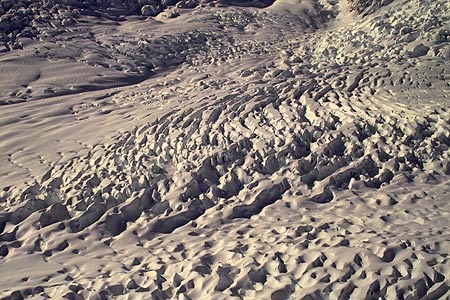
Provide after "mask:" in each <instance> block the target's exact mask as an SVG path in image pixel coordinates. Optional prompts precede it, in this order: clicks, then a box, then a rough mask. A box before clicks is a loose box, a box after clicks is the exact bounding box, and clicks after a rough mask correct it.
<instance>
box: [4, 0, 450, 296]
mask: <svg viewBox="0 0 450 300" xmlns="http://www.w3.org/2000/svg"><path fill="white" fill-rule="evenodd" d="M3 2H5V1H3ZM3 2H2V3H3ZM143 2H146V1H143ZM149 2H152V1H149ZM206 2H207V1H205V2H204V3H206ZM139 3H140V2H139ZM141 4H142V3H141ZM232 4H233V3H231V4H230V3H229V2H219V3H216V5H201V3H200V4H199V3H197V5H196V6H194V5H193V6H192V7H189V6H188V7H176V5H175V4H174V8H173V9H174V10H176V14H177V16H175V15H174V14H168V16H167V17H163V16H162V14H163V12H161V15H160V16H158V17H159V18H160V19H158V22H159V24H156V23H152V24H154V26H155V29H154V33H153V35H151V34H150V35H149V36H145V35H143V36H138V35H135V36H132V35H127V34H126V33H124V32H125V31H123V30H132V29H130V28H132V26H134V25H129V26H130V27H126V26H125V25H124V24H127V23H126V22H127V18H128V17H126V16H122V17H121V18H124V20H123V21H120V22H124V23H121V24H122V25H121V26H122V28H125V29H120V30H117V31H115V33H116V34H115V35H114V36H106V35H104V36H101V35H97V34H98V33H95V34H93V35H92V36H94V35H95V37H92V38H91V39H87V40H86V45H87V48H85V49H87V51H90V52H92V53H93V52H94V51H95V49H98V51H99V53H100V54H101V55H99V57H100V58H99V57H94V56H92V61H90V62H86V61H85V62H84V65H85V66H92V67H93V66H94V65H95V64H96V62H98V61H103V63H104V64H103V68H104V69H108V70H110V69H113V67H112V66H113V65H114V64H113V63H112V62H113V61H114V62H115V64H116V65H117V66H120V68H117V69H116V71H123V68H124V66H125V65H126V66H128V67H129V68H130V70H131V71H130V72H131V73H133V72H134V73H133V74H131V75H130V74H125V75H123V76H135V75H136V74H140V75H142V74H144V75H145V76H144V77H145V78H144V77H143V78H140V79H139V82H140V83H139V84H136V82H134V81H127V80H125V79H124V81H123V82H122V83H121V84H120V86H121V87H120V88H118V87H117V86H116V85H112V86H104V85H102V86H100V87H98V88H97V89H96V91H90V90H87V92H85V93H87V96H83V97H84V98H83V99H89V98H86V97H89V95H91V94H89V93H92V95H95V97H94V96H92V99H91V100H90V101H83V102H81V101H80V103H76V102H74V101H75V100H74V101H72V102H71V101H68V100H67V101H68V102H67V103H68V104H67V105H69V104H70V105H69V106H68V107H67V111H66V112H65V113H67V114H69V115H70V116H71V118H73V122H88V121H89V120H93V122H90V123H86V124H91V125H90V126H92V130H93V131H95V130H98V131H99V132H102V130H103V131H105V132H107V131H108V130H107V128H108V127H109V128H112V129H110V130H112V131H113V132H114V134H112V136H111V138H110V139H106V138H105V139H104V140H103V141H101V142H96V143H93V142H92V143H91V142H89V141H83V140H82V138H79V139H78V143H79V145H78V147H79V148H77V149H79V150H77V151H75V153H72V154H71V155H68V153H69V152H70V151H67V153H66V156H64V153H63V154H61V157H67V158H65V159H60V160H55V161H47V162H45V163H43V166H42V169H43V171H42V172H41V174H38V175H36V172H34V173H33V175H31V171H27V169H26V167H24V166H23V165H22V164H23V162H22V161H21V159H22V158H21V156H20V152H19V153H7V155H8V157H7V159H8V162H5V163H4V162H3V161H2V166H3V165H4V166H5V168H6V167H7V168H8V170H16V169H17V170H18V169H21V170H22V171H23V172H25V173H26V172H29V173H26V174H27V177H26V180H23V181H24V182H25V181H26V184H24V185H20V186H15V185H5V184H2V189H3V190H2V195H1V197H2V198H1V199H2V201H1V207H2V212H1V214H0V232H1V233H0V267H1V269H2V273H3V275H0V276H2V280H1V281H2V282H3V283H0V286H1V289H0V297H2V299H56V298H64V297H65V298H67V299H143V298H149V299H272V300H285V299H286V300H287V299H314V300H316V299H339V300H345V299H380V298H381V299H417V300H419V299H449V298H450V276H449V274H450V267H449V266H450V258H449V253H450V223H449V221H448V220H449V219H450V203H449V201H448V199H449V197H450V181H449V178H450V177H449V176H450V150H449V147H450V136H449V133H450V123H449V120H450V103H449V100H448V99H449V96H450V89H449V84H450V78H449V75H448V72H449V70H450V68H449V66H450V65H449V59H450V45H449V42H450V31H449V27H448V25H449V18H450V4H449V3H448V2H447V1H440V0H436V1H418V0H413V1H379V2H376V1H374V2H373V3H372V2H371V1H350V3H347V2H346V1H331V0H330V1H325V0H322V1H319V0H317V1H302V3H301V5H300V4H299V3H297V2H296V1H291V0H289V1H288V0H286V1H282V0H278V1H274V3H262V2H258V3H256V4H255V3H253V4H252V5H253V6H255V7H251V5H250V4H249V5H248V6H247V5H246V6H245V7H239V8H236V7H234V6H232ZM152 5H153V4H152ZM178 5H180V4H178ZM299 7H300V8H299ZM161 9H162V8H161ZM351 11H357V12H358V13H360V14H361V15H356V14H353V13H351ZM174 13H175V12H174ZM169 16H170V18H169ZM104 17H105V16H102V18H104ZM114 17H116V16H114ZM83 18H84V17H83V16H81V17H80V19H79V20H83ZM86 18H88V19H89V20H90V18H95V17H92V16H89V17H86ZM99 18H100V17H99ZM111 18H112V17H111ZM164 18H167V19H164ZM180 18H182V20H183V22H186V24H187V25H185V26H186V27H185V28H180V26H179V24H178V25H177V23H176V20H178V19H180ZM91 21H92V20H91ZM114 22H115V21H114ZM133 22H136V21H132V22H130V24H136V23H133ZM141 22H144V21H142V20H141ZM145 22H154V19H151V20H150V19H147V21H145ZM164 22H167V24H166V25H165V23H164ZM171 22H172V23H171ZM173 22H175V25H173V24H174V23H173ZM205 24H206V25H205ZM68 26H75V27H76V26H77V25H74V24H70V25H68ZM108 26H112V27H113V26H116V25H108ZM152 26H153V25H152ZM164 26H171V27H170V28H171V29H174V28H175V27H176V28H177V31H174V32H171V33H168V32H166V31H164V30H165V27H164ZM75 27H74V28H75ZM108 28H109V27H108ZM74 30H75V29H74ZM174 30H175V29H174ZM136 32H137V31H136ZM61 36H63V35H61ZM82 38H83V37H80V39H82ZM56 39H58V37H56ZM41 42H42V41H41ZM46 43H49V42H48V41H46ZM55 43H56V42H55ZM95 44H97V45H101V46H98V48H96V47H97V46H95ZM67 45H70V42H69V41H68V44H67ZM53 46H54V45H53V44H52V45H50V46H48V47H47V49H56V48H52V47H53ZM121 47H123V48H122V49H121ZM25 49H26V47H25ZM58 49H59V48H58ZM66 49H67V48H66ZM8 51H9V52H8V53H10V52H14V51H19V50H14V49H8ZM44 51H45V50H44V49H43V50H42V51H41V54H42V53H43V52H44ZM50 52H51V51H50V50H49V52H48V53H49V56H48V57H46V58H42V56H41V59H53V60H54V59H55V55H57V54H58V53H59V52H58V51H54V52H51V53H50ZM5 53H6V52H5ZM76 53H79V54H80V56H79V59H78V58H76V57H75V56H74V57H75V58H74V59H75V60H77V62H80V61H81V57H83V55H84V57H86V55H85V54H86V53H85V52H84V54H83V53H82V52H76ZM50 54H51V55H50ZM8 55H9V54H8ZM50 56H51V58H50ZM120 57H123V58H124V59H123V60H120ZM59 59H63V58H61V57H60V58H59ZM72 61H73V60H72ZM1 63H2V61H0V65H1ZM143 68H147V69H146V70H147V71H149V70H151V72H150V71H149V72H147V71H142V70H143ZM108 74H109V73H108ZM114 74H116V73H114ZM114 76H117V75H114ZM121 76H122V75H121ZM149 76H150V77H149ZM106 77H107V76H106ZM105 80H107V78H106V79H105ZM30 84H32V83H30ZM81 88H82V87H80V89H81ZM56 89H58V88H56ZM33 93H34V92H30V93H26V94H25V97H22V98H20V97H18V98H17V99H19V98H20V101H19V100H17V99H16V100H14V101H11V102H8V101H7V100H5V101H6V102H4V103H3V104H4V106H2V107H5V111H6V112H8V111H9V112H11V111H13V110H14V109H18V108H19V107H20V106H18V105H35V106H32V107H31V108H30V111H33V110H31V109H35V110H38V108H36V107H39V106H38V105H39V103H43V101H46V100H45V99H46V98H47V97H49V96H48V94H46V93H45V92H42V91H41V92H39V93H37V94H33ZM55 93H56V95H65V94H71V93H72V92H70V93H69V92H68V91H67V90H64V89H63V88H61V90H56V91H55ZM102 93H103V94H102ZM14 95H16V96H17V95H18V94H17V93H16V94H14ZM14 95H13V96H11V97H12V98H14ZM99 95H100V96H99ZM70 97H72V98H70V99H74V98H75V99H76V97H77V95H76V94H74V95H72V96H70ZM62 99H68V98H62ZM11 103H14V104H11ZM33 103H35V104H33ZM51 103H54V104H51V105H57V107H61V105H63V106H64V105H65V104H64V101H63V100H61V101H55V102H51ZM8 104H9V105H8ZM14 106H17V108H14ZM23 107H24V108H23V109H26V108H27V107H28V106H23ZM55 107H56V106H55ZM8 109H9V110H8ZM47 109H50V110H51V109H52V107H50V108H47ZM6 112H5V115H2V117H3V116H4V117H5V118H4V119H3V118H2V119H3V120H4V122H3V123H2V126H3V127H4V128H5V130H7V129H8V128H10V127H8V126H22V125H20V123H19V125H17V123H15V122H20V121H14V122H13V121H11V122H9V121H8V120H9V119H8V118H6V117H7V116H6ZM22 113H25V112H23V111H22ZM105 116H106V117H105ZM38 117H39V116H38ZM38 117H36V118H38ZM47 117H48V118H50V119H51V118H53V117H54V114H52V113H51V112H49V113H48V116H47ZM96 118H98V120H109V121H108V122H106V121H105V122H106V123H102V122H103V121H102V122H98V123H97V125H92V124H96V120H97V119H96ZM117 124H119V125H117ZM61 126H63V125H61ZM67 126H68V125H67ZM86 126H87V125H86ZM68 127H69V126H68ZM48 128H49V129H48V130H49V132H50V133H51V132H52V130H55V129H54V128H53V127H51V126H50V127H48ZM8 138H10V137H8V136H5V139H8ZM86 139H87V138H86ZM12 144H13V143H12V142H11V145H12ZM35 151H36V153H38V151H39V148H38V149H37V150H35ZM61 151H63V150H61ZM63 152H64V151H63ZM5 155H6V154H5ZM36 155H38V154H36ZM39 155H41V156H42V155H44V154H39ZM7 165H8V166H7ZM44 166H46V167H45V168H44ZM2 168H3V167H2ZM11 172H12V173H11V174H13V173H14V172H15V171H14V172H13V171H11ZM7 176H8V174H5V173H2V178H6V177H7ZM24 262H25V263H24ZM26 262H32V264H33V266H31V265H29V264H30V263H28V265H27V263H26ZM15 268H17V269H16V271H14V269H15ZM9 272H11V274H10V275H7V273H9ZM36 297H37V298H36Z"/></svg>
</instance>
